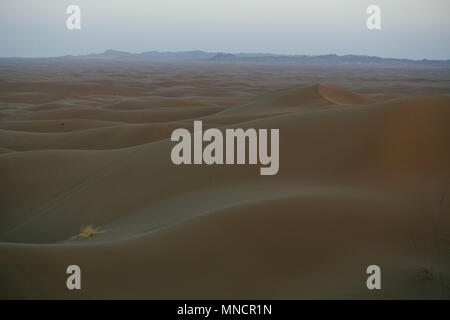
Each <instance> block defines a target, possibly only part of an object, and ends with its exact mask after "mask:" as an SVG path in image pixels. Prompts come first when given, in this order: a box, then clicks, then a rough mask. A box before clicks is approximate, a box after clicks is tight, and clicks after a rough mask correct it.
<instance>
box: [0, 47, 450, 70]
mask: <svg viewBox="0 0 450 320" xmlns="http://www.w3.org/2000/svg"><path fill="white" fill-rule="evenodd" d="M85 59H90V60H92V59H107V60H127V61H128V60H129V61H159V62H170V61H212V62H260V63H283V62H284V63H296V64H310V65H321V64H325V65H330V64H332V65H336V64H338V65H340V64H342V65H350V64H352V65H353V64H376V65H386V66H437V67H439V66H440V67H450V60H427V59H424V60H410V59H394V58H380V57H372V56H363V55H343V56H338V55H336V54H328V55H318V56H312V55H280V54H270V53H236V54H232V53H224V52H205V51H201V50H194V51H178V52H159V51H148V52H142V53H129V52H125V51H117V50H106V51H105V52H103V53H91V54H87V55H67V56H61V57H54V58H0V61H3V62H5V61H11V60H14V61H17V60H85Z"/></svg>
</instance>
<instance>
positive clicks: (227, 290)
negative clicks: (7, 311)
mask: <svg viewBox="0 0 450 320" xmlns="http://www.w3.org/2000/svg"><path fill="white" fill-rule="evenodd" d="M79 67H80V65H72V66H67V65H61V66H57V67H54V68H53V69H52V68H48V66H46V67H45V68H44V69H43V68H42V67H41V66H39V65H37V66H33V65H31V66H30V65H25V66H15V67H14V68H12V67H11V68H7V69H6V68H5V67H4V66H3V67H2V66H0V68H5V69H4V70H3V71H4V72H3V73H2V79H0V80H1V81H0V91H1V95H0V177H1V179H0V198H1V201H0V298H2V299H5V298H6V299H13V298H25V299H35V298H39V299H42V298H43V299H54V298H62V299H80V298H84V299H92V298H101V299H104V298H112V299H118V298H125V299H130V298H137V299H197V298H199V299H217V298H230V299H300V298H308V299H311V298H312V299H315V298H330V299H342V298H350V299H352V298H368V299H380V298H387V299H398V298H407V299H417V298H438V299H448V298H449V297H450V242H449V241H450V190H449V187H450V126H449V123H450V96H448V95H446V94H448V93H449V87H448V81H449V79H450V76H449V72H448V71H447V72H444V73H443V71H442V70H434V69H418V70H409V69H408V70H398V69H396V70H391V69H386V70H379V69H376V70H370V69H367V70H366V69H362V68H356V69H351V68H348V69H345V68H344V69H337V70H332V69H330V68H328V69H317V70H313V69H302V68H295V67H290V68H287V67H284V66H258V65H249V66H247V65H244V66H236V65H234V64H230V65H227V64H221V65H219V66H217V65H198V64H192V65H179V66H178V65H169V66H164V65H155V66H154V65H151V66H147V65H145V66H135V65H125V66H123V65H121V66H115V65H112V66H105V67H103V66H102V68H104V69H101V70H98V69H92V68H90V67H89V66H87V67H86V70H85V72H81V71H80V70H79ZM81 67H83V65H81ZM420 76H422V77H423V81H422V82H421V81H417V78H418V77H420ZM43 77H44V78H45V79H46V80H45V81H44V80H42V78H43ZM343 79H346V80H343ZM383 79H387V80H385V81H382V80H383ZM408 79H413V80H411V81H409V80H408ZM429 79H435V80H433V81H431V80H429ZM436 79H440V81H437V80H436ZM445 81H447V82H445ZM193 120H202V121H203V125H204V127H217V128H220V129H221V130H224V129H226V128H244V129H245V128H267V129H270V128H278V129H280V170H279V173H278V174H277V175H275V176H260V175H259V166H254V165H253V166H252V165H235V166H225V165H222V166H221V165H212V166H207V165H203V166H194V165H191V166H189V165H184V166H183V165H182V166H176V165H174V164H172V162H171V159H170V151H171V148H172V147H173V145H174V143H173V142H171V141H170V139H169V138H170V134H171V132H172V131H173V130H174V129H175V128H180V127H184V128H188V129H190V130H192V126H193ZM89 224H93V225H94V226H95V227H98V228H99V229H98V230H101V231H102V232H101V233H98V234H94V235H93V236H92V237H88V238H86V239H84V238H77V239H73V240H70V239H71V237H73V236H75V235H77V234H78V233H79V232H80V227H81V226H85V225H89ZM71 264H77V265H79V266H80V268H81V270H82V289H81V290H72V291H70V290H68V289H67V288H66V278H67V275H66V272H65V271H66V268H67V266H69V265H71ZM372 264H376V265H379V266H380V267H381V270H382V290H375V291H371V290H368V289H367V287H366V279H367V277H368V275H367V274H366V268H367V266H369V265H372Z"/></svg>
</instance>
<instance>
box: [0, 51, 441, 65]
mask: <svg viewBox="0 0 450 320" xmlns="http://www.w3.org/2000/svg"><path fill="white" fill-rule="evenodd" d="M107 52H117V53H124V54H130V55H142V54H145V53H162V54H164V53H188V52H202V53H206V54H216V55H217V54H231V55H242V54H244V55H267V56H272V57H296V58H302V57H303V58H314V57H325V56H337V57H346V56H356V57H369V58H379V59H386V60H407V61H414V62H422V61H436V62H448V61H450V58H447V59H429V58H422V59H412V58H393V57H381V56H376V55H367V54H354V53H347V54H341V55H339V54H337V53H327V54H301V53H271V52H243V51H239V52H227V51H206V50H202V49H191V50H165V51H159V50H147V51H141V52H130V51H125V50H117V49H106V50H104V51H101V52H91V53H84V54H70V53H69V54H64V55H55V56H31V57H24V56H0V59H52V58H65V57H84V56H92V55H102V54H105V53H107Z"/></svg>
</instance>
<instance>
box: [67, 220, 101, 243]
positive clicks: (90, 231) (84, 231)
mask: <svg viewBox="0 0 450 320" xmlns="http://www.w3.org/2000/svg"><path fill="white" fill-rule="evenodd" d="M103 232H104V231H101V230H99V228H94V225H92V224H90V225H88V226H83V227H81V229H80V233H79V234H77V235H76V236H73V237H72V238H70V240H75V239H86V238H89V237H92V236H93V235H96V234H100V233H103Z"/></svg>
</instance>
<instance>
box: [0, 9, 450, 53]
mask: <svg viewBox="0 0 450 320" xmlns="http://www.w3.org/2000/svg"><path fill="white" fill-rule="evenodd" d="M71 4H75V5H78V6H79V7H80V8H81V24H82V25H81V27H82V28H81V30H68V29H67V28H66V19H67V17H68V14H66V8H67V7H68V6H69V5H71ZM371 4H375V5H378V6H379V7H380V8H381V18H382V25H381V26H382V29H381V30H374V31H370V30H368V29H367V27H366V20H367V17H368V15H367V14H366V8H367V7H368V6H369V5H371ZM449 14H450V1H449V0H369V1H367V0H70V1H66V0H39V1H37V0H0V43H1V44H0V56H3V57H5V56H24V57H38V56H60V55H65V54H85V53H93V52H102V51H104V50H106V49H116V50H124V51H129V52H142V51H151V50H158V51H180V50H196V49H199V50H205V51H215V52H217V51H223V52H233V53H236V52H268V53H283V54H329V53H337V54H364V55H376V56H381V57H395V58H413V59H422V58H427V59H450V19H449V18H448V16H449Z"/></svg>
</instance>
